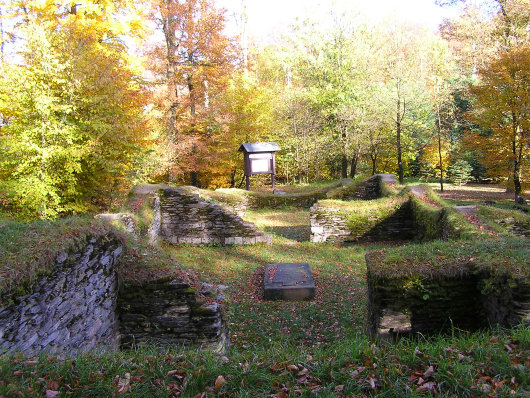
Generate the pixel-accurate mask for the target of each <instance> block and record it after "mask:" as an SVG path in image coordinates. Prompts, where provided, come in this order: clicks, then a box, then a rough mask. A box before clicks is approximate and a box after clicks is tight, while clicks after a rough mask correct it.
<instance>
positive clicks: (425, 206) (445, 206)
mask: <svg viewBox="0 0 530 398" xmlns="http://www.w3.org/2000/svg"><path fill="white" fill-rule="evenodd" d="M421 188H422V189H423V191H424V192H425V200H422V199H420V198H418V197H417V196H415V195H413V194H412V193H409V196H410V202H411V206H412V216H413V218H414V225H415V228H416V230H417V231H416V233H417V235H418V238H419V239H420V240H425V241H426V240H433V239H471V238H473V237H476V236H478V235H480V231H479V230H477V228H476V227H474V226H473V225H471V224H470V223H469V221H468V220H466V218H465V217H464V216H463V215H462V214H461V213H460V212H458V210H456V209H455V208H454V207H453V206H451V205H450V204H449V203H448V202H446V201H444V200H443V199H441V198H440V197H439V196H438V195H436V193H435V192H434V191H433V190H432V189H431V188H430V187H429V186H427V185H421ZM408 190H409V189H406V190H405V192H408Z"/></svg>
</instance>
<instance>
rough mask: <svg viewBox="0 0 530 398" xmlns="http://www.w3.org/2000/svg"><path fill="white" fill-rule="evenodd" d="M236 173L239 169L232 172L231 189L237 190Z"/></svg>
mask: <svg viewBox="0 0 530 398" xmlns="http://www.w3.org/2000/svg"><path fill="white" fill-rule="evenodd" d="M236 172H237V169H235V168H234V169H232V171H231V172H230V188H235V186H236Z"/></svg>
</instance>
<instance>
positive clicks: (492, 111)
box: [468, 45, 530, 197]
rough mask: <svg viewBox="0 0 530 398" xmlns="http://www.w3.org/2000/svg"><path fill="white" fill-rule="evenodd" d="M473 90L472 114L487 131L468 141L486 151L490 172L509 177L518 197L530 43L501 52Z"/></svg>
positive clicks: (527, 119)
mask: <svg viewBox="0 0 530 398" xmlns="http://www.w3.org/2000/svg"><path fill="white" fill-rule="evenodd" d="M470 91H471V93H472V94H473V95H474V97H475V103H474V107H473V110H472V112H470V117H471V118H472V120H473V121H474V122H475V123H476V124H477V125H479V126H482V127H483V129H484V130H483V131H482V132H478V133H475V134H473V135H471V136H470V137H469V138H468V142H470V143H471V145H473V146H474V147H475V148H477V150H479V151H480V152H481V153H482V154H483V160H484V162H485V163H486V164H487V166H488V169H489V171H490V172H491V173H493V174H494V175H497V176H501V177H504V178H505V179H506V180H507V179H508V177H510V180H511V183H512V184H513V188H514V192H515V196H516V197H517V196H519V195H521V191H522V177H523V176H524V170H525V168H526V167H527V163H528V156H529V153H528V150H529V139H530V135H529V132H530V96H529V93H530V45H526V46H523V47H517V48H514V49H511V50H510V51H508V52H505V53H501V54H499V58H498V59H496V60H494V61H492V62H491V63H490V65H489V66H488V67H487V68H484V69H481V70H480V82H479V83H478V84H477V85H472V86H470Z"/></svg>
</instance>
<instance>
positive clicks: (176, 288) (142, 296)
mask: <svg viewBox="0 0 530 398" xmlns="http://www.w3.org/2000/svg"><path fill="white" fill-rule="evenodd" d="M118 312H119V314H120V315H119V319H120V335H121V345H122V346H123V347H126V348H127V347H131V346H132V345H133V344H139V343H146V342H148V343H151V344H156V345H163V346H175V345H194V346H198V347H201V348H204V349H210V350H214V351H217V352H223V351H224V350H225V348H226V347H227V345H228V339H227V333H226V327H225V325H226V323H225V320H224V313H223V310H222V307H221V306H220V305H219V304H218V303H217V302H216V301H212V302H211V304H207V303H206V302H203V303H201V302H198V301H197V294H196V291H195V289H193V288H191V287H190V286H189V285H188V284H185V283H179V282H177V281H174V280H160V281H153V282H150V283H148V284H147V285H145V286H134V285H131V286H126V287H123V288H122V289H121V290H120V295H119V298H118Z"/></svg>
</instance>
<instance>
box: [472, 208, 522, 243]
mask: <svg viewBox="0 0 530 398" xmlns="http://www.w3.org/2000/svg"><path fill="white" fill-rule="evenodd" d="M475 214H476V216H477V217H478V219H479V220H480V222H481V223H482V224H484V225H486V226H487V227H488V228H489V229H491V230H493V231H495V232H496V233H498V234H501V235H513V233H514V229H513V227H516V228H517V229H520V230H521V232H522V233H523V234H524V235H525V236H528V234H529V233H530V215H529V214H526V213H523V212H521V211H519V210H513V209H503V208H498V207H493V206H478V209H477V211H476V213H475Z"/></svg>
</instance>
